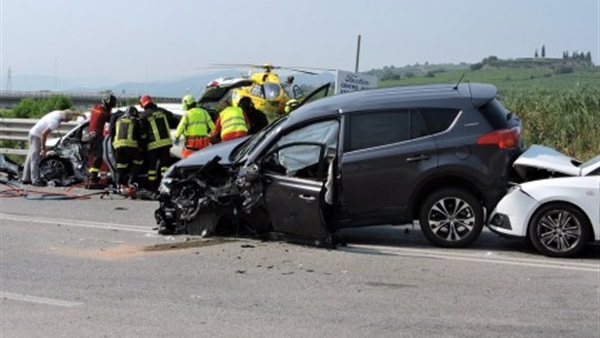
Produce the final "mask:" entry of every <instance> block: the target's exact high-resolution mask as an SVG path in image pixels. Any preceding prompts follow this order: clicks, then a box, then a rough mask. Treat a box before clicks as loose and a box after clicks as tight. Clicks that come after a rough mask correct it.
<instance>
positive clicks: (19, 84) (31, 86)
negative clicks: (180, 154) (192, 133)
mask: <svg viewBox="0 0 600 338" xmlns="http://www.w3.org/2000/svg"><path fill="white" fill-rule="evenodd" d="M239 76H240V72H239V71H237V70H222V71H219V72H214V73H210V74H204V75H196V76H190V77H186V78H181V79H177V80H173V81H150V82H147V83H146V82H123V83H119V84H114V83H112V84H111V83H110V82H109V81H108V80H105V79H65V78H54V77H52V76H14V77H13V78H12V79H11V82H12V83H11V85H12V90H15V91H44V90H50V91H57V92H85V93H97V92H105V91H112V92H113V93H117V94H133V95H143V94H150V95H156V96H165V97H181V96H183V95H186V94H188V93H189V94H193V95H199V94H200V93H201V92H202V90H203V89H204V87H205V86H206V85H207V84H208V83H209V82H210V81H212V80H214V79H216V78H219V77H239ZM286 76H287V75H286ZM294 77H295V82H296V83H298V84H299V85H301V86H302V87H304V88H314V87H318V86H319V85H321V84H323V83H326V82H332V81H334V75H333V74H330V73H322V74H319V75H307V74H294ZM2 89H4V88H2Z"/></svg>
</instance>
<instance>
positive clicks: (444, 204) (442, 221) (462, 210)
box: [419, 188, 483, 248]
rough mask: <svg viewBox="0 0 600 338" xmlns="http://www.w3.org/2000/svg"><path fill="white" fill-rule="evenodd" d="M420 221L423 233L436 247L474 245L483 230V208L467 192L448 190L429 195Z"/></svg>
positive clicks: (457, 189) (424, 203)
mask: <svg viewBox="0 0 600 338" xmlns="http://www.w3.org/2000/svg"><path fill="white" fill-rule="evenodd" d="M419 221H420V223H421V231H423V234H425V237H427V239H429V240H430V241H431V242H432V243H434V244H435V245H439V246H442V247H448V248H458V247H464V246H467V245H469V244H471V243H473V242H474V241H475V240H476V239H477V237H479V234H480V233H481V230H482V229H483V208H482V206H481V203H479V200H478V199H477V198H476V197H475V196H474V195H473V194H471V193H469V192H467V191H466V190H463V189H460V188H445V189H442V190H438V191H435V192H433V193H431V194H430V195H429V196H427V198H426V199H425V201H424V202H423V204H422V205H421V210H420V212H419Z"/></svg>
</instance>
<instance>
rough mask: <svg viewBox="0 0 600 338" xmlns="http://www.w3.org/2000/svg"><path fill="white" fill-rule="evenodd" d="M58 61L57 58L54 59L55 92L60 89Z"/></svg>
mask: <svg viewBox="0 0 600 338" xmlns="http://www.w3.org/2000/svg"><path fill="white" fill-rule="evenodd" d="M57 64H58V61H57V60H56V58H54V91H56V90H57V87H58V70H57V67H58V65H57Z"/></svg>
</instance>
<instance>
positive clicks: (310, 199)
mask: <svg viewBox="0 0 600 338" xmlns="http://www.w3.org/2000/svg"><path fill="white" fill-rule="evenodd" d="M298 197H300V198H301V199H303V200H305V201H309V202H312V201H314V200H316V198H315V197H314V196H309V195H299V196H298Z"/></svg>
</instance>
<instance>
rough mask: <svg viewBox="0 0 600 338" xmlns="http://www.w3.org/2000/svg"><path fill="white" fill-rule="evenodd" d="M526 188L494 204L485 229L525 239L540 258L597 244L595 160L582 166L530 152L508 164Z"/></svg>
mask: <svg viewBox="0 0 600 338" xmlns="http://www.w3.org/2000/svg"><path fill="white" fill-rule="evenodd" d="M513 166H514V167H515V169H516V170H517V172H518V173H519V175H520V176H521V177H523V178H524V179H525V180H526V182H525V183H522V184H519V185H515V186H514V187H512V188H511V189H510V190H509V192H508V193H507V194H506V196H504V198H503V199H502V200H501V201H500V203H498V205H497V206H496V209H495V210H494V211H493V213H492V215H491V217H490V222H489V224H488V227H489V228H490V229H491V230H493V231H495V232H497V233H499V234H504V235H509V236H516V237H526V238H527V239H529V241H530V242H531V243H532V244H533V246H534V247H535V248H536V249H537V250H538V251H539V252H541V253H543V254H544V255H547V256H552V257H575V256H577V255H579V254H581V253H582V251H583V250H584V249H585V248H586V246H587V244H588V243H590V242H593V241H600V199H599V195H600V156H596V157H594V158H592V159H590V160H589V161H586V162H585V163H581V162H578V161H577V160H575V159H573V158H571V157H568V156H566V155H564V154H561V153H560V152H558V151H556V150H554V149H551V148H547V147H543V146H537V145H536V146H531V147H530V148H529V149H528V150H527V151H526V152H525V153H523V154H522V155H521V156H520V157H519V158H518V159H517V160H516V161H515V163H514V164H513Z"/></svg>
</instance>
